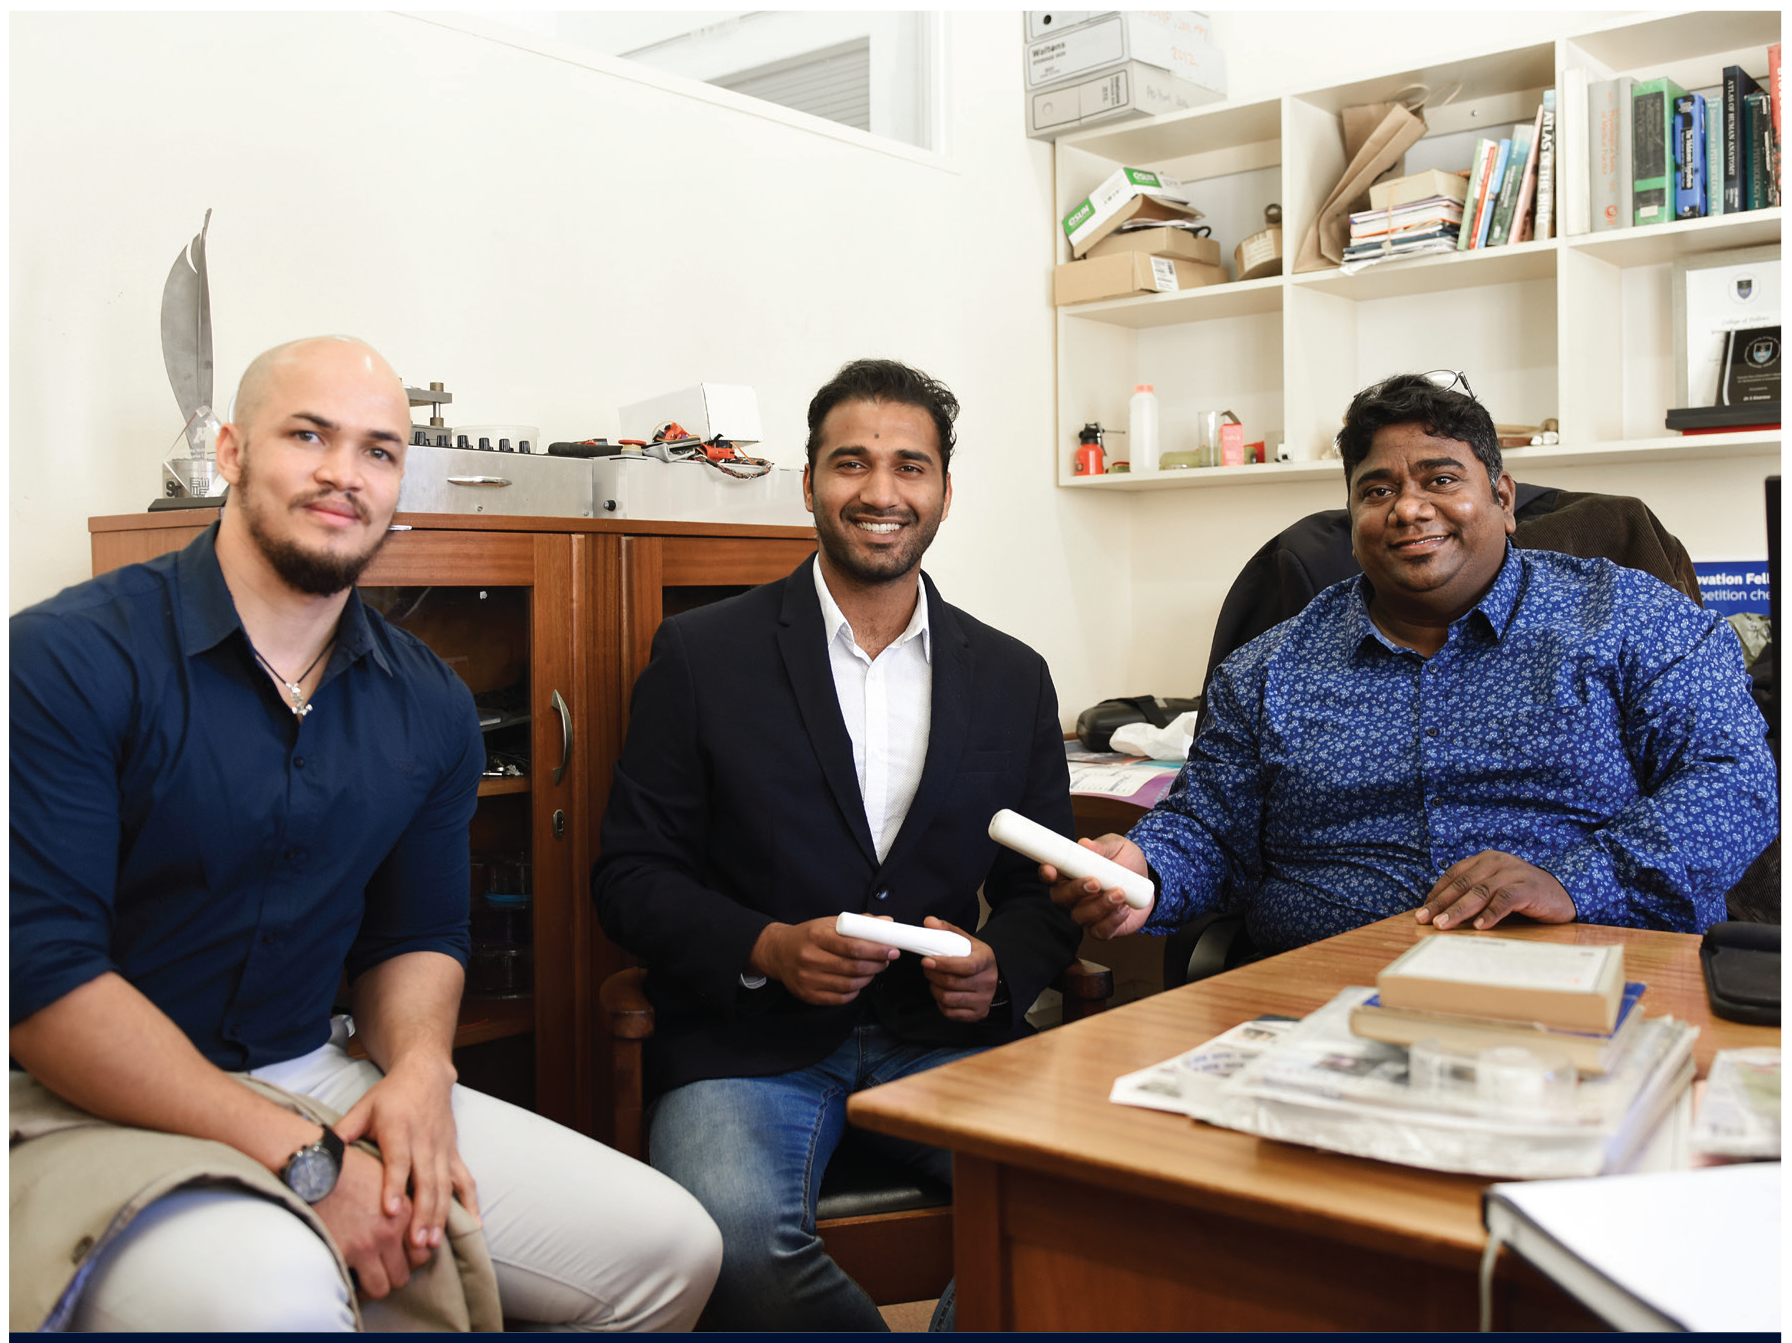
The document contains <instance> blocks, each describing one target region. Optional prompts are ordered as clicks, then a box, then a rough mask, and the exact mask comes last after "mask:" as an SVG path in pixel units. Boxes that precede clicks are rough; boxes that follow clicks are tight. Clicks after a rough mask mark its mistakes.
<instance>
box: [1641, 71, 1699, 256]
mask: <svg viewBox="0 0 1792 1343" xmlns="http://www.w3.org/2000/svg"><path fill="white" fill-rule="evenodd" d="M1685 96H1686V90H1685V89H1683V88H1681V87H1680V86H1679V85H1678V84H1676V83H1675V82H1674V81H1673V80H1671V79H1650V80H1646V81H1644V82H1643V83H1640V84H1638V85H1636V87H1635V88H1633V89H1632V90H1631V95H1630V112H1631V115H1630V165H1631V176H1632V178H1633V181H1632V184H1631V202H1632V205H1633V206H1634V212H1633V216H1632V223H1634V224H1637V225H1643V224H1665V223H1667V222H1668V221H1669V220H1670V219H1672V218H1673V217H1674V151H1673V135H1674V101H1675V99H1677V98H1683V97H1685Z"/></svg>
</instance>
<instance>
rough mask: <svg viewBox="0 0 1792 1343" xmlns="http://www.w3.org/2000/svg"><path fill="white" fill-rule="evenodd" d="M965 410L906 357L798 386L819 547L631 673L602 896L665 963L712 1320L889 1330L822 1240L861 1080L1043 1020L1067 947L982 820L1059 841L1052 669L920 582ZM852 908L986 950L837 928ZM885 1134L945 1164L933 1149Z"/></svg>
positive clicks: (903, 1149)
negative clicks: (1030, 1013) (713, 1249)
mask: <svg viewBox="0 0 1792 1343" xmlns="http://www.w3.org/2000/svg"><path fill="white" fill-rule="evenodd" d="M957 410H958V405H957V402H956V400H955V399H954V398H953V396H952V394H951V392H950V391H948V390H947V389H946V388H945V387H944V386H943V385H941V384H939V383H937V382H934V381H933V380H932V379H930V378H928V377H927V376H926V375H925V374H922V373H920V372H918V371H917V370H913V369H910V368H907V367H905V366H904V365H902V364H898V363H894V362H891V361H886V360H860V361H857V362H855V363H852V364H848V365H846V366H845V367H844V368H842V369H841V370H840V372H839V373H838V374H837V375H836V376H835V378H834V379H833V381H831V382H830V383H829V384H828V385H827V386H825V387H823V388H822V389H821V391H820V392H818V393H817V394H816V396H815V399H814V400H813V401H812V402H811V403H810V406H809V442H808V458H809V463H808V466H807V467H806V468H805V470H804V473H803V490H804V501H805V503H806V505H807V506H808V507H809V509H810V511H811V512H813V513H814V515H815V530H816V534H817V537H818V539H819V542H820V551H819V553H818V555H817V556H816V558H815V559H814V560H813V561H811V560H805V561H804V562H803V563H802V565H801V566H800V567H799V568H798V569H797V570H796V572H795V573H793V574H791V575H790V576H789V577H788V578H786V579H784V580H783V581H781V582H775V583H769V584H767V585H765V586H764V587H761V588H757V589H755V590H754V591H752V592H748V593H745V594H743V595H742V596H739V597H735V598H732V599H730V600H728V601H723V602H719V603H716V604H715V605H712V606H707V607H703V608H701V609H698V610H696V611H691V612H688V613H686V614H684V615H679V616H675V617H673V618H671V619H669V620H667V621H666V622H665V623H663V624H662V625H661V626H660V628H659V631H658V633H657V634H656V635H655V636H654V641H653V654H652V658H651V660H650V662H649V664H648V666H647V669H646V670H645V671H644V672H642V674H641V677H640V679H639V681H638V682H637V683H636V685H635V691H634V699H633V702H632V705H631V711H630V723H629V731H628V738H627V741H626V744H625V745H624V748H623V752H622V758H621V759H620V761H619V762H618V763H617V766H616V776H615V781H614V783H613V785H612V789H611V794H610V805H609V810H608V811H607V813H606V814H605V816H604V822H603V830H602V845H603V850H602V852H603V856H602V858H601V859H600V860H599V862H598V864H597V867H596V870H595V871H594V873H593V876H592V893H593V897H594V898H595V900H596V902H597V910H598V917H599V919H600V921H601V922H602V924H603V927H604V930H605V931H606V932H607V933H608V934H609V935H610V937H611V938H613V939H614V940H615V941H616V942H617V943H619V944H620V945H621V946H623V947H625V948H627V949H628V950H630V951H632V952H634V953H635V954H637V955H638V956H640V957H641V958H642V960H643V961H645V963H646V964H647V966H648V969H649V974H648V978H647V989H648V994H649V996H650V997H651V998H652V1000H653V1002H654V1006H655V1013H656V1022H657V1024H656V1028H655V1033H654V1035H653V1038H652V1039H651V1040H650V1041H649V1043H648V1050H647V1087H648V1091H649V1094H650V1095H651V1096H652V1097H653V1099H652V1101H651V1104H650V1112H649V1124H650V1126H651V1127H650V1137H649V1149H650V1157H651V1159H652V1162H653V1164H654V1165H655V1166H656V1167H657V1168H659V1169H661V1170H663V1171H665V1172H666V1173H667V1174H669V1175H671V1176H672V1177H673V1178H674V1179H676V1180H678V1181H679V1182H680V1183H681V1184H683V1185H684V1186H685V1187H686V1188H687V1189H689V1190H691V1192H692V1193H693V1194H695V1195H696V1196H697V1198H698V1199H699V1201H701V1202H702V1203H703V1205H704V1206H705V1208H707V1209H708V1211H709V1212H710V1214H711V1216H713V1217H714V1218H715V1219H716V1222H717V1224H718V1225H719V1226H720V1227H721V1228H722V1236H723V1247H724V1248H723V1263H722V1274H721V1279H720V1281H719V1282H718V1283H717V1286H716V1289H715V1292H714V1293H713V1294H712V1296H711V1298H710V1303H709V1307H708V1310H707V1312H706V1314H705V1321H706V1323H708V1324H709V1325H711V1326H713V1327H716V1328H725V1329H860V1328H862V1329H880V1328H882V1327H883V1322H882V1318H881V1317H880V1316H879V1314H878V1312H877V1310H876V1308H875V1307H874V1306H873V1305H872V1304H871V1301H870V1299H869V1298H868V1297H867V1296H866V1295H865V1294H864V1292H863V1291H861V1290H860V1289H859V1287H858V1286H857V1284H855V1283H854V1282H853V1281H852V1280H851V1279H850V1278H848V1277H847V1276H846V1275H845V1274H844V1273H842V1272H841V1271H840V1269H839V1268H838V1267H837V1266H836V1265H835V1264H834V1263H833V1261H832V1260H830V1259H829V1258H828V1257H827V1255H826V1253H825V1252H824V1250H823V1249H822V1246H821V1243H820V1241H819V1240H817V1239H816V1237H815V1231H814V1222H815V1199H816V1191H817V1189H818V1187H819V1185H820V1183H821V1177H822V1172H823V1170H824V1169H825V1168H826V1165H827V1162H828V1159H829V1157H830V1156H831V1155H832V1153H833V1150H834V1148H835V1146H836V1144H837V1143H838V1142H839V1140H840V1136H841V1133H842V1131H843V1130H844V1127H845V1111H846V1098H847V1096H848V1095H850V1094H851V1093H852V1092H853V1091H855V1090H858V1089H860V1088H862V1087H866V1086H872V1085H875V1084H877V1083H881V1082H886V1081H891V1080H893V1079H895V1078H897V1077H900V1076H903V1075H906V1074H908V1073H913V1072H916V1071H919V1070H921V1069H923V1068H928V1067H933V1066H936V1065H938V1064H940V1063H944V1062H947V1061H949V1060H951V1059H953V1058H958V1057H962V1056H963V1055H964V1054H966V1053H968V1052H972V1051H974V1050H976V1049H979V1048H983V1047H987V1046H990V1045H995V1044H1000V1043H1002V1042H1003V1041H1006V1040H1010V1039H1013V1038H1015V1037H1016V1036H1018V1035H1021V1034H1025V1033H1027V1030H1028V1027H1027V1026H1026V1023H1025V1020H1024V1014H1025V1012H1026V1011H1027V1008H1028V1007H1029V1006H1030V1005H1031V1004H1032V1002H1033V999H1034V998H1035V997H1036V996H1037V995H1038V993H1039V991H1040V990H1041V989H1043V988H1044V987H1045V986H1046V985H1047V984H1048V983H1049V982H1050V981H1051V979H1052V978H1053V976H1054V975H1055V974H1056V973H1057V972H1058V971H1059V970H1061V969H1062V968H1063V967H1064V966H1065V965H1067V964H1068V963H1069V962H1070V960H1071V959H1072V958H1073V957H1074V955H1075V952H1076V946H1077V943H1078V940H1079V933H1078V929H1077V927H1076V924H1075V922H1074V921H1073V920H1072V919H1071V918H1070V917H1069V916H1068V914H1066V913H1065V912H1064V911H1063V910H1061V909H1059V908H1057V907H1055V906H1054V905H1053V904H1052V903H1051V900H1050V897H1049V894H1048V892H1047V890H1046V888H1045V887H1044V886H1043V884H1042V883H1041V882H1040V880H1039V875H1038V869H1037V868H1036V866H1035V865H1034V864H1032V863H1030V862H1028V861H1027V860H1026V859H1025V858H1022V857H1021V856H1020V855H1018V854H1015V853H1012V852H1009V851H1008V850H1006V849H1002V848H999V847H998V846H997V845H996V844H995V843H994V841H992V840H991V839H990V838H989V837H988V834H987V826H988V824H989V819H990V817H991V816H992V815H993V814H994V813H995V812H996V811H997V810H999V809H1001V808H1003V807H1011V808H1013V809H1014V810H1016V811H1018V812H1020V813H1022V814H1023V815H1026V816H1030V817H1032V818H1033V819H1034V820H1036V821H1039V822H1040V823H1041V824H1044V825H1047V826H1050V827H1051V828H1053V829H1055V830H1057V831H1060V832H1061V833H1064V834H1069V833H1071V814H1070V797H1069V791H1068V775H1067V771H1066V767H1065V762H1064V750H1063V740H1062V733H1061V730H1060V725H1059V720H1058V704H1057V696H1056V693H1055V692H1054V690H1053V688H1052V682H1051V677H1050V675H1049V673H1048V672H1047V670H1046V666H1045V663H1044V661H1043V659H1041V658H1040V657H1039V655H1038V654H1037V653H1035V652H1033V650H1032V649H1030V648H1028V647H1027V646H1026V645H1024V644H1022V643H1020V642H1018V641H1017V640H1015V639H1012V638H1010V637H1008V636H1007V635H1005V634H1002V633H1001V632H999V631H997V630H994V629H991V628H990V627H989V626H987V625H984V624H982V623H981V622H979V621H977V620H975V619H973V618H972V617H971V616H969V615H967V614H966V613H965V612H963V611H960V610H958V609H956V608H955V607H952V606H949V605H947V604H946V603H945V602H944V601H942V600H941V599H940V595H939V592H938V591H937V590H936V589H935V587H934V585H933V583H932V581H931V580H929V579H928V578H926V577H925V575H923V574H922V573H921V572H920V562H921V556H922V554H923V553H924V552H925V551H926V549H927V546H928V544H929V543H930V542H931V541H932V539H933V536H934V533H935V531H936V529H937V528H938V526H939V524H940V522H941V520H942V519H943V518H944V517H945V515H946V512H947V510H948V508H949V506H950V503H951V496H952V486H951V476H950V474H949V466H950V462H951V452H952V447H953V427H952V422H953V419H954V417H955V416H956V414H957ZM979 887H981V888H982V892H983V895H984V898H985V899H986V901H987V902H988V905H989V909H990V912H989V917H988V919H987V921H986V922H984V924H983V926H982V927H981V928H979V927H978V901H977V895H978V889H979ZM843 911H852V912H856V913H862V914H870V915H876V916H887V917H890V918H893V919H895V920H896V921H898V922H900V923H908V924H921V925H924V926H927V927H930V928H950V929H953V930H955V931H958V932H961V933H963V934H964V935H965V936H966V937H968V938H969V939H970V942H971V953H970V954H969V955H968V956H958V957H948V956H926V957H923V956H917V955H915V954H913V953H904V952H898V951H896V950H894V949H893V948H889V947H885V946H882V945H881V944H878V943H875V942H870V941H863V940H860V939H856V938H849V937H843V936H842V935H840V934H839V933H838V932H836V931H835V928H834V921H835V918H836V916H837V915H839V914H840V913H841V912H843ZM883 1141H889V1140H883ZM893 1145H894V1144H893ZM895 1146H899V1147H900V1155H902V1156H904V1157H905V1158H906V1159H909V1160H911V1161H913V1162H914V1164H916V1165H917V1166H918V1167H920V1168H921V1169H924V1170H926V1171H927V1172H928V1173H929V1174H932V1175H933V1176H935V1178H938V1179H941V1180H946V1181H949V1180H950V1178H951V1165H950V1158H949V1156H948V1155H947V1154H946V1153H945V1152H943V1151H940V1150H939V1149H936V1148H926V1147H920V1146H918V1145H914V1144H900V1145H895Z"/></svg>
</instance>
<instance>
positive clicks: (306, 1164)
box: [285, 1144, 339, 1203]
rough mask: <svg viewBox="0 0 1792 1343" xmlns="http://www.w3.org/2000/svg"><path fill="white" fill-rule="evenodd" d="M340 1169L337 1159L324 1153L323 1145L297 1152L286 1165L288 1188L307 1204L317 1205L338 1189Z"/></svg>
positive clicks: (315, 1145)
mask: <svg viewBox="0 0 1792 1343" xmlns="http://www.w3.org/2000/svg"><path fill="white" fill-rule="evenodd" d="M338 1169H339V1168H338V1166H337V1164H336V1160H335V1158H334V1157H332V1156H331V1155H330V1154H329V1153H328V1152H326V1151H324V1149H323V1146H322V1144H314V1145H313V1146H310V1147H307V1148H305V1149H303V1150H302V1151H299V1152H295V1153H294V1154H293V1158H292V1160H291V1161H289V1162H287V1163H286V1172H285V1176H286V1185H287V1188H289V1189H291V1190H292V1192H293V1193H295V1194H297V1195H298V1196H299V1197H300V1198H302V1199H304V1200H305V1202H307V1203H316V1202H317V1201H318V1200H319V1199H322V1198H323V1197H325V1196H326V1195H327V1194H328V1193H329V1192H330V1191H331V1190H332V1189H334V1188H335V1187H336V1175H337V1171H338Z"/></svg>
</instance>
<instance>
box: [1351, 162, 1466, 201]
mask: <svg viewBox="0 0 1792 1343" xmlns="http://www.w3.org/2000/svg"><path fill="white" fill-rule="evenodd" d="M1433 196H1448V197H1449V198H1450V199H1451V200H1453V201H1466V200H1467V199H1468V178H1466V177H1463V176H1461V175H1460V174H1458V173H1447V172H1445V171H1444V170H1443V169H1441V168H1427V169H1426V170H1425V171H1424V172H1422V173H1413V174H1411V175H1410V176H1408V177H1396V178H1394V179H1393V180H1391V181H1388V182H1377V183H1376V184H1375V185H1374V186H1372V187H1370V188H1369V208H1370V209H1371V210H1391V209H1393V208H1394V207H1395V206H1397V205H1406V204H1408V203H1409V202H1411V201H1423V200H1430V199H1431V198H1432V197H1433Z"/></svg>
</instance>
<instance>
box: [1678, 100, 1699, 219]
mask: <svg viewBox="0 0 1792 1343" xmlns="http://www.w3.org/2000/svg"><path fill="white" fill-rule="evenodd" d="M1704 217H1705V100H1704V99H1703V98H1701V97H1699V95H1698V94H1696V93H1687V94H1682V95H1681V96H1680V97H1678V98H1676V99H1674V218H1675V219H1703V218H1704Z"/></svg>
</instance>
